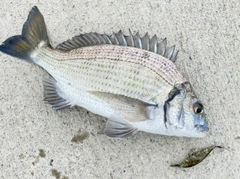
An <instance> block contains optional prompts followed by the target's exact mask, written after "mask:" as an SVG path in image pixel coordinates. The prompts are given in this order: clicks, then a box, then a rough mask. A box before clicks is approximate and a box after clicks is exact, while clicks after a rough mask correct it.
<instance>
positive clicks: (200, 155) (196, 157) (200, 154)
mask: <svg viewBox="0 0 240 179" xmlns="http://www.w3.org/2000/svg"><path fill="white" fill-rule="evenodd" d="M215 148H224V147H222V146H216V145H212V146H210V147H206V148H203V149H201V150H199V151H197V152H194V153H192V154H191V155H189V156H188V157H187V158H186V159H185V160H184V161H183V162H182V163H179V164H175V165H171V167H180V168H189V167H193V166H195V165H197V164H199V163H201V162H202V161H203V160H204V159H205V158H206V157H207V156H208V155H209V154H210V153H211V152H212V151H213V149H215Z"/></svg>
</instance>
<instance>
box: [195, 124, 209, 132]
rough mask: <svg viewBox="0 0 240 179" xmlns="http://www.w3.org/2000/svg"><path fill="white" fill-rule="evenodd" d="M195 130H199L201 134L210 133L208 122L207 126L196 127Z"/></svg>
mask: <svg viewBox="0 0 240 179" xmlns="http://www.w3.org/2000/svg"><path fill="white" fill-rule="evenodd" d="M195 128H197V131H199V132H207V131H209V127H208V123H207V121H205V124H203V125H201V124H198V125H195Z"/></svg>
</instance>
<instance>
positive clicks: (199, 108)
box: [193, 103, 203, 114]
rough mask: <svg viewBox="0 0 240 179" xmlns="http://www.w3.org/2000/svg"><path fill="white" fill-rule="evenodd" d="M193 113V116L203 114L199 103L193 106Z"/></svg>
mask: <svg viewBox="0 0 240 179" xmlns="http://www.w3.org/2000/svg"><path fill="white" fill-rule="evenodd" d="M193 111H194V113H195V114H202V113H203V105H202V104H201V103H195V104H194V105H193Z"/></svg>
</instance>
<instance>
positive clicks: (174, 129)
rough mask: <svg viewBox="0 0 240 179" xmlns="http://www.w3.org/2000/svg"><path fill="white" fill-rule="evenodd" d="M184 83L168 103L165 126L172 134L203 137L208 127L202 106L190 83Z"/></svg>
mask: <svg viewBox="0 0 240 179" xmlns="http://www.w3.org/2000/svg"><path fill="white" fill-rule="evenodd" d="M185 85H186V86H185V87H182V88H181V89H180V90H179V93H178V94H177V95H175V96H174V98H173V99H172V100H171V101H169V103H168V109H167V115H166V120H167V121H166V126H167V128H169V130H170V133H171V134H172V135H174V136H185V137H198V138H202V137H205V135H206V131H208V129H209V128H208V122H207V120H206V117H205V112H204V106H203V104H202V102H201V101H200V100H199V99H198V98H197V97H196V95H195V94H194V93H193V91H192V88H191V86H189V85H190V84H185Z"/></svg>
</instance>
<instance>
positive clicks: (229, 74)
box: [0, 0, 240, 179]
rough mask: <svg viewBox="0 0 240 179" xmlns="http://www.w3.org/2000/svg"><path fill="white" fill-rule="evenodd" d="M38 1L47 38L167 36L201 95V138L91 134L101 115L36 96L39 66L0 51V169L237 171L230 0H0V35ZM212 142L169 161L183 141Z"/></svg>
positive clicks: (185, 147)
mask: <svg viewBox="0 0 240 179" xmlns="http://www.w3.org/2000/svg"><path fill="white" fill-rule="evenodd" d="M34 5H37V6H38V8H39V9H40V11H41V12H42V14H43V16H44V17H45V21H46V24H47V27H48V31H49V36H50V38H51V43H52V44H53V46H56V45H57V44H59V43H61V42H62V41H64V40H67V39H68V38H71V37H72V36H74V35H78V34H79V33H87V32H95V31H96V32H99V33H104V32H106V33H108V34H111V33H112V32H117V31H119V30H120V29H121V30H122V31H123V32H124V33H128V28H131V29H132V31H133V32H137V31H139V32H140V34H141V35H144V34H145V32H148V33H149V34H150V35H151V36H153V35H154V34H157V36H158V37H159V38H165V37H167V38H168V43H169V44H170V45H174V44H175V45H176V47H177V49H179V51H180V53H179V56H178V60H177V62H176V64H177V66H178V67H179V68H180V69H181V71H182V72H183V73H184V74H185V75H186V76H187V78H188V79H189V81H190V82H191V84H192V85H193V87H194V90H195V92H196V94H197V95H198V97H199V98H200V99H201V100H202V102H203V104H204V105H205V112H206V114H207V118H208V120H209V125H210V131H209V132H208V134H207V136H206V138H203V139H195V138H179V137H167V136H161V135H154V134H148V133H144V132H139V133H138V134H136V135H135V136H133V137H131V138H129V139H127V140H114V139H110V138H108V137H106V136H104V135H101V134H99V133H98V132H99V131H100V130H101V128H102V126H103V125H104V123H105V121H106V119H105V118H102V117H100V116H97V115H94V114H92V113H90V112H87V111H86V110H84V109H81V108H73V109H64V110H60V111H54V110H53V109H52V108H51V106H50V105H48V104H46V103H44V102H43V85H42V80H43V78H44V77H46V76H47V73H46V72H45V71H44V70H42V69H40V68H39V67H37V66H35V65H33V64H29V63H27V62H24V61H22V60H19V59H16V58H13V57H10V56H7V55H5V54H3V53H0V69H1V70H0V86H1V87H0V127H1V130H0V143H1V147H0V178H10V179H11V178H21V179H22V178H61V179H63V178H65V179H66V178H69V179H76V178H80V179H81V178H84V179H86V178H88V179H91V178H104V179H105V178H110V179H112V178H119V179H120V178H121V179H122V178H124V179H125V178H133V179H135V178H138V179H139V178H143V179H148V178H151V179H152V178H174V179H177V178H181V179H182V178H194V179H196V178H201V179H202V178H218V179H220V178H223V179H226V178H239V176H240V139H238V138H237V137H238V136H240V131H239V129H240V122H239V119H240V117H239V116H240V110H239V99H240V93H239V87H240V84H239V79H240V72H239V70H240V60H239V57H240V50H239V49H240V45H239V44H240V39H239V37H240V30H239V29H240V11H239V9H240V2H239V0H233V1H222V0H208V1H204V0H194V1H191V0H186V1H180V0H171V1H168V0H165V1H150V0H147V1H144V2H143V1H126V0H122V1H113V0H104V1H87V0H81V1H79V0H72V1H69V0H65V1H57V0H54V1H53V0H48V1H47V0H38V1H37V0H31V1H30V0H24V1H14V2H13V1H7V0H4V2H2V3H1V7H0V27H1V28H0V34H1V36H0V41H1V42H3V41H4V40H5V39H6V38H8V37H9V36H13V35H17V34H20V33H21V28H22V25H23V23H24V22H25V20H26V18H27V15H28V13H29V11H30V9H31V8H32V6H34ZM214 144H216V145H221V146H224V147H225V149H215V150H214V151H213V152H212V153H211V154H210V155H209V156H208V157H207V158H206V159H205V160H204V161H203V162H202V163H200V164H199V165H197V166H195V167H193V168H188V169H181V168H173V167H170V165H171V164H175V163H178V162H180V161H181V160H183V159H184V158H185V157H186V156H187V154H188V153H189V152H190V150H191V149H192V148H195V149H200V148H203V147H207V146H210V145H214Z"/></svg>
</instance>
